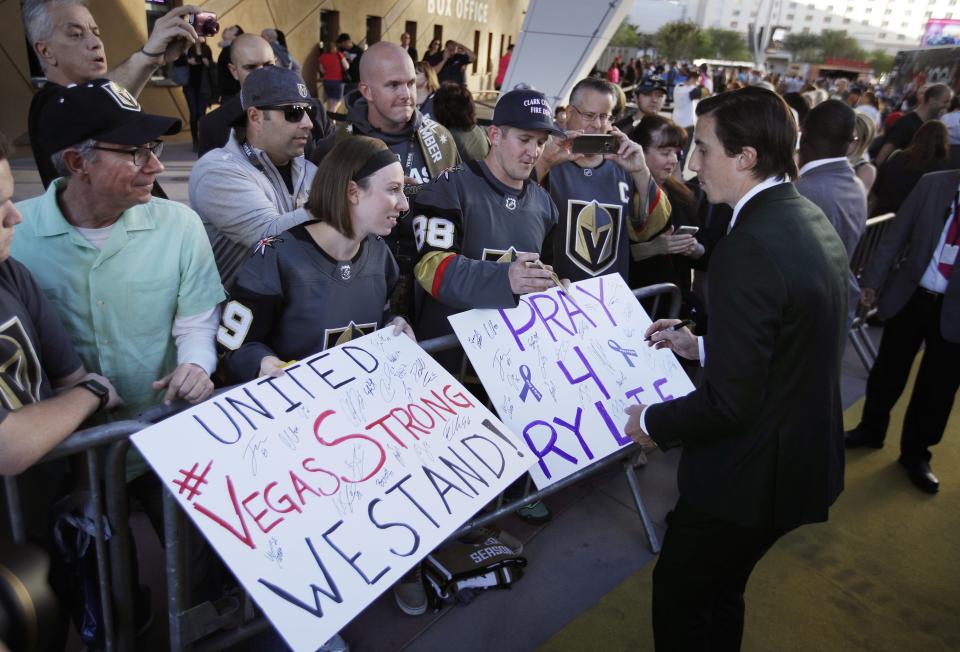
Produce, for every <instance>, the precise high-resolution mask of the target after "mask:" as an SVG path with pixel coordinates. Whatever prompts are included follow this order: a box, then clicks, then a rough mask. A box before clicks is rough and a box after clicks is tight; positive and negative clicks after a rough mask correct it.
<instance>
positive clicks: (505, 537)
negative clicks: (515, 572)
mask: <svg viewBox="0 0 960 652" xmlns="http://www.w3.org/2000/svg"><path fill="white" fill-rule="evenodd" d="M491 538H493V539H496V540H497V541H499V542H500V543H502V544H503V545H505V546H506V547H508V548H510V550H512V551H513V554H515V555H519V554H522V553H523V541H521V540H520V539H518V538H517V537H515V536H513V535H512V534H510V533H509V532H507V531H506V530H494V529H493V528H488V527H477V528H473V529H472V530H470V531H469V532H467V533H466V534H465V535H463V536H462V537H460V542H461V543H474V544H476V543H484V542H486V541H487V540H488V539H491Z"/></svg>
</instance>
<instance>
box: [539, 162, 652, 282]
mask: <svg viewBox="0 0 960 652" xmlns="http://www.w3.org/2000/svg"><path fill="white" fill-rule="evenodd" d="M544 186H545V187H546V188H547V190H548V191H549V193H550V197H551V198H552V199H553V201H554V203H555V204H556V205H557V208H558V209H559V211H560V221H559V223H558V224H557V228H556V229H554V231H553V234H552V236H551V253H552V260H550V261H549V262H550V263H551V264H552V265H553V269H554V270H555V271H556V272H557V275H558V276H559V277H560V278H568V279H570V280H571V281H582V280H584V279H587V278H591V277H593V276H599V275H601V274H609V273H611V272H618V273H619V274H620V275H621V276H622V277H623V280H624V281H627V280H629V274H630V247H629V245H630V238H629V235H628V233H629V230H630V223H631V221H633V214H632V213H633V206H634V201H633V197H634V193H635V192H636V187H635V186H634V182H633V178H632V177H631V176H630V174H629V173H628V172H627V171H626V170H624V169H623V168H622V167H620V166H619V165H617V164H616V162H614V161H603V163H601V164H600V165H598V166H597V167H595V168H582V167H580V166H579V165H577V164H576V163H574V162H572V161H568V162H566V163H561V164H560V165H557V166H555V167H553V168H552V169H551V170H550V173H549V174H548V175H547V178H546V179H545V181H544Z"/></svg>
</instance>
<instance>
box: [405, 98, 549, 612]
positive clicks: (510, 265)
mask: <svg viewBox="0 0 960 652" xmlns="http://www.w3.org/2000/svg"><path fill="white" fill-rule="evenodd" d="M492 122H493V125H492V126H490V127H489V128H488V130H487V135H488V137H489V138H490V152H489V153H488V154H487V156H486V158H484V159H483V160H482V161H470V162H468V163H465V164H463V165H462V166H458V167H455V168H451V169H449V170H447V171H446V172H444V173H442V174H440V175H439V176H437V177H436V178H434V180H433V182H432V183H430V184H428V185H426V186H424V187H423V189H422V190H421V191H420V192H419V193H418V194H417V195H416V197H415V199H414V202H413V205H412V206H411V209H410V215H412V216H413V219H412V222H411V225H412V229H413V240H414V243H415V245H416V249H417V253H418V262H417V264H416V266H415V267H414V275H415V277H416V280H417V282H418V284H419V286H420V287H421V288H422V290H425V291H426V292H425V294H426V296H424V297H422V299H423V300H422V301H417V304H419V307H420V310H419V311H418V314H417V316H416V323H417V326H416V327H415V330H416V332H417V335H418V336H419V337H420V338H421V339H427V338H431V337H437V336H439V335H443V334H446V333H450V332H451V329H450V324H449V322H448V321H447V317H448V316H449V315H452V314H454V313H456V312H460V311H462V310H469V309H470V308H514V307H516V305H517V302H518V299H519V295H521V294H526V293H528V292H539V291H542V290H545V289H547V288H549V287H551V286H552V285H553V283H554V282H553V280H552V278H553V276H552V273H553V270H552V268H551V267H550V266H548V265H543V264H542V263H540V261H539V258H540V250H541V247H542V245H543V243H544V241H545V240H546V238H547V234H548V233H549V232H550V230H551V229H552V228H553V226H554V225H555V224H556V223H557V208H556V206H554V205H553V201H552V200H551V199H550V196H549V195H547V193H546V192H545V191H544V190H543V189H542V188H541V187H540V186H538V185H537V184H536V183H535V182H533V181H531V180H530V174H531V172H533V166H534V164H535V163H536V161H537V158H538V157H539V156H540V154H541V152H542V151H543V146H544V144H545V143H546V142H547V138H548V137H549V135H550V134H562V133H563V131H562V130H561V129H560V128H559V127H557V125H556V123H555V122H554V121H553V110H552V109H551V107H550V105H549V103H548V102H547V100H546V98H545V97H544V95H543V94H542V93H539V92H537V91H534V90H529V89H524V90H513V91H510V92H509V93H506V94H505V95H502V96H501V97H500V100H499V101H498V102H497V106H496V107H495V109H494V113H493V121H492ZM404 226H405V225H404ZM407 228H410V227H407ZM468 231H469V233H470V237H469V238H465V237H464V234H465V233H467V232H468ZM418 294H424V293H423V292H422V291H421V292H418ZM461 359H462V354H456V353H452V352H451V354H439V355H437V360H438V361H440V363H441V364H443V365H444V366H446V367H447V368H448V369H454V368H456V369H459V368H460V362H461ZM394 597H395V599H396V601H397V604H398V605H399V606H400V608H401V609H402V610H403V611H404V612H405V613H408V614H410V615H417V614H421V613H423V612H424V611H426V608H427V599H426V594H425V593H424V590H423V584H422V583H420V582H419V577H418V576H417V575H416V572H415V571H414V572H411V573H408V574H407V575H406V576H405V577H404V578H403V580H401V582H400V583H398V584H397V585H396V586H395V587H394Z"/></svg>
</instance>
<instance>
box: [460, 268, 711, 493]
mask: <svg viewBox="0 0 960 652" xmlns="http://www.w3.org/2000/svg"><path fill="white" fill-rule="evenodd" d="M450 323H451V324H452V325H453V330H454V332H455V333H456V334H457V337H458V338H459V340H460V343H461V344H462V345H463V348H464V350H465V351H466V353H467V356H468V357H469V358H470V362H471V363H472V364H473V368H474V369H475V370H476V372H477V375H478V376H479V377H480V381H481V382H482V383H483V386H484V388H485V389H486V390H487V393H488V394H489V395H490V399H491V401H492V402H493V405H494V407H495V408H496V409H497V412H498V413H499V414H500V417H501V418H502V419H503V420H504V422H505V423H506V424H507V425H508V426H509V427H510V428H511V429H513V431H514V432H516V433H517V434H518V435H519V436H521V437H522V438H523V440H524V442H525V444H526V447H527V449H528V450H529V451H530V452H532V453H533V455H534V458H535V463H534V465H533V466H532V467H531V468H530V474H531V475H532V476H533V479H534V481H535V482H536V484H537V486H538V487H540V488H541V489H542V488H543V487H546V486H549V485H550V484H553V483H554V482H557V481H558V480H561V479H562V478H565V477H567V476H568V475H570V474H572V473H574V472H576V471H578V470H579V469H582V468H584V467H585V466H588V465H589V464H591V463H592V462H595V461H597V460H600V459H603V458H604V457H606V456H608V455H610V454H611V453H613V452H615V451H617V450H618V449H620V448H622V447H623V446H626V445H627V444H629V443H630V441H631V440H630V438H629V437H627V436H626V435H625V434H624V431H623V429H624V426H626V423H627V415H626V414H625V410H626V408H627V406H628V405H631V404H634V403H643V404H646V405H650V404H653V403H660V402H662V401H666V400H669V399H671V398H674V397H677V396H683V395H685V394H687V393H689V392H690V391H692V390H693V384H692V383H691V382H690V379H689V378H688V377H687V375H686V373H684V371H683V369H682V368H681V367H680V363H679V362H678V361H677V359H676V357H675V356H674V354H673V353H672V352H670V351H668V350H664V349H662V350H654V349H653V348H650V347H649V346H648V343H647V342H644V332H645V331H646V329H647V327H648V326H649V325H650V323H651V321H650V317H648V316H647V313H646V311H644V309H643V307H642V306H641V305H640V302H639V301H637V299H636V297H634V296H633V293H632V292H631V291H630V289H629V288H628V287H627V284H626V283H625V282H624V281H623V278H622V277H620V275H619V274H610V275H607V276H600V277H597V278H593V279H589V280H586V281H581V282H579V283H574V284H573V285H572V286H571V287H570V293H569V295H567V294H566V293H564V292H561V291H560V289H559V288H553V289H551V290H549V291H547V292H543V293H540V294H528V295H525V296H524V297H522V298H521V299H520V304H519V305H518V306H517V307H516V308H513V309H510V310H471V311H468V312H464V313H461V314H459V315H454V316H452V317H450Z"/></svg>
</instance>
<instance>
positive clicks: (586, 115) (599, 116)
mask: <svg viewBox="0 0 960 652" xmlns="http://www.w3.org/2000/svg"><path fill="white" fill-rule="evenodd" d="M570 108H571V109H573V110H574V111H576V112H577V113H579V114H580V117H581V118H583V119H584V120H586V121H587V122H591V123H592V122H594V121H595V120H600V124H603V123H605V122H610V119H611V117H612V116H611V115H610V114H609V113H590V112H589V111H586V112H585V111H581V110H580V109H578V108H577V107H576V105H575V104H571V105H570Z"/></svg>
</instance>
